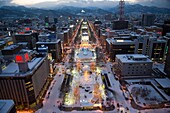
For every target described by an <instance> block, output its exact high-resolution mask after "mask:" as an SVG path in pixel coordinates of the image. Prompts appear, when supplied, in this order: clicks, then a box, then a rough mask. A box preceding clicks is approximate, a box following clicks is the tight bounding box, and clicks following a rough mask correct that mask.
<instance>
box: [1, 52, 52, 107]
mask: <svg viewBox="0 0 170 113" xmlns="http://www.w3.org/2000/svg"><path fill="white" fill-rule="evenodd" d="M49 70H50V69H49V60H48V59H47V55H46V54H44V55H40V54H39V55H37V56H36V57H34V58H30V56H28V53H24V54H23V53H22V54H19V55H16V58H15V62H11V63H10V64H8V65H7V66H6V68H5V69H3V70H2V72H1V73H0V89H1V92H0V99H12V100H14V102H15V104H16V106H19V107H23V108H25V107H27V108H32V107H34V106H36V105H37V104H39V102H40V100H41V99H42V95H43V93H44V90H45V84H46V82H47V77H48V76H49Z"/></svg>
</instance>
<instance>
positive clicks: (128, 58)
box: [116, 54, 152, 63]
mask: <svg viewBox="0 0 170 113" xmlns="http://www.w3.org/2000/svg"><path fill="white" fill-rule="evenodd" d="M116 58H118V59H119V60H120V61H121V62H124V63H142V62H150V63H151V62H152V60H150V59H149V58H148V57H147V56H145V55H142V54H122V55H116Z"/></svg>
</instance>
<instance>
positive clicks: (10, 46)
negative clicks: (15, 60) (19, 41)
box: [3, 44, 19, 50]
mask: <svg viewBox="0 0 170 113" xmlns="http://www.w3.org/2000/svg"><path fill="white" fill-rule="evenodd" d="M18 47H19V45H14V44H12V45H9V46H7V47H6V48H4V49H3V50H13V49H16V48H18Z"/></svg>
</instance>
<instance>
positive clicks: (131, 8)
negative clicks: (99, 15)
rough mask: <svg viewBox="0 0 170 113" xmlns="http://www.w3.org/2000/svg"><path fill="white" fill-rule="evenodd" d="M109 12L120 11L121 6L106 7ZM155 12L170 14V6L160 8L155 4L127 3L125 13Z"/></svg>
mask: <svg viewBox="0 0 170 113" xmlns="http://www.w3.org/2000/svg"><path fill="white" fill-rule="evenodd" d="M106 10H107V11H109V12H113V13H117V12H119V6H116V7H114V8H108V9H106ZM134 12H137V13H154V14H160V13H162V14H170V9H168V8H158V7H154V6H151V7H149V6H142V5H140V4H135V5H125V13H134Z"/></svg>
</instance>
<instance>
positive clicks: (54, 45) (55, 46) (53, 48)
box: [36, 39, 62, 62]
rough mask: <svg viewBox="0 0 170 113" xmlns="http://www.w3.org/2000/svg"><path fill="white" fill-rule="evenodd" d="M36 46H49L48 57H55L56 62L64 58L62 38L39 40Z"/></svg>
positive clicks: (38, 47) (39, 47)
mask: <svg viewBox="0 0 170 113" xmlns="http://www.w3.org/2000/svg"><path fill="white" fill-rule="evenodd" d="M36 46H37V47H36V48H37V50H38V51H39V49H41V48H44V47H47V48H48V58H49V59H51V60H52V59H54V60H55V61H56V62H60V61H61V60H62V45H61V40H60V39H58V40H57V41H50V42H48V41H39V42H37V43H36Z"/></svg>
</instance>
